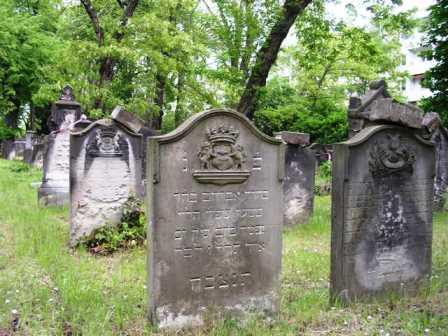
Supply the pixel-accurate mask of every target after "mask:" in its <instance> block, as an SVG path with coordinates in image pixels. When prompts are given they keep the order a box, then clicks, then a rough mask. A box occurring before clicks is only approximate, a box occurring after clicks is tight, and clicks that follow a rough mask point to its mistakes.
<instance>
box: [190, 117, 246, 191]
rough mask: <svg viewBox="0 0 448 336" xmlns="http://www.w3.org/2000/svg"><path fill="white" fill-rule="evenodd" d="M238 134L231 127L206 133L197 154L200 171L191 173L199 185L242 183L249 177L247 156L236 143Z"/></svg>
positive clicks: (220, 127)
mask: <svg viewBox="0 0 448 336" xmlns="http://www.w3.org/2000/svg"><path fill="white" fill-rule="evenodd" d="M239 135H240V133H239V131H238V130H236V129H235V128H234V127H233V126H224V125H220V126H218V127H215V128H210V129H208V130H207V132H206V138H207V140H206V141H204V142H203V144H202V146H201V149H200V151H199V153H198V158H199V162H200V169H199V170H196V171H194V172H193V176H194V178H195V179H196V180H197V181H198V182H200V183H213V184H219V185H223V184H229V183H242V182H244V181H245V180H247V178H248V177H249V176H250V172H249V171H248V170H246V169H245V168H246V167H245V166H246V158H247V154H246V151H245V150H244V148H243V146H241V145H240V144H238V143H237V140H238V137H239Z"/></svg>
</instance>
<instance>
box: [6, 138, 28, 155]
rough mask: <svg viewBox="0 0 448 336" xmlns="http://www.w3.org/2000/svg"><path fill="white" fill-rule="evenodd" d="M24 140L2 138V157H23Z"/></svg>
mask: <svg viewBox="0 0 448 336" xmlns="http://www.w3.org/2000/svg"><path fill="white" fill-rule="evenodd" d="M25 142H26V141H25V140H24V139H17V140H4V141H3V142H2V157H3V158H4V159H6V160H19V159H23V157H24V152H25Z"/></svg>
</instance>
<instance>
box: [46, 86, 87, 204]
mask: <svg viewBox="0 0 448 336" xmlns="http://www.w3.org/2000/svg"><path fill="white" fill-rule="evenodd" d="M80 117H81V106H80V104H79V103H78V102H76V101H75V97H74V96H73V90H72V88H71V87H70V86H66V87H65V88H64V90H63V92H62V95H61V97H60V99H59V100H58V101H57V102H55V103H54V104H53V106H52V111H51V116H50V120H49V122H48V124H49V126H50V129H51V130H52V132H51V133H50V134H49V135H48V136H47V138H46V140H45V145H46V146H45V150H44V152H45V153H44V163H43V170H44V175H43V179H42V185H41V187H40V188H39V191H38V198H39V204H41V205H59V206H60V205H65V204H68V203H69V190H70V182H69V178H70V129H71V128H72V127H73V124H74V123H75V122H76V121H77V120H78V119H79V118H80Z"/></svg>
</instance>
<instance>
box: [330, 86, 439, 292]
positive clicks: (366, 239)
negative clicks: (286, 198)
mask: <svg viewBox="0 0 448 336" xmlns="http://www.w3.org/2000/svg"><path fill="white" fill-rule="evenodd" d="M377 108H381V109H384V110H383V111H376V109H377ZM363 109H364V110H365V111H370V112H366V113H373V114H376V115H382V116H383V117H384V119H383V120H389V121H390V120H391V119H393V118H400V119H401V121H398V122H396V124H395V125H394V124H382V125H381V120H378V125H370V126H367V127H365V128H363V129H361V130H360V131H359V132H357V134H356V135H355V136H353V137H352V138H351V139H350V140H348V141H346V142H343V143H340V144H336V145H335V157H334V161H333V186H332V248H331V253H332V256H331V297H332V299H336V298H340V299H341V300H343V301H350V300H354V299H357V298H361V297H369V296H375V295H378V294H381V293H384V292H389V291H398V292H402V291H403V292H413V291H415V290H416V289H417V288H418V285H419V284H420V283H421V281H422V280H424V279H425V278H426V277H427V276H429V274H430V272H431V245H432V199H433V181H434V169H435V162H434V158H435V151H434V146H433V144H432V143H431V142H429V141H427V140H425V139H423V138H422V137H420V136H419V133H420V132H419V130H418V129H417V128H416V127H414V128H411V127H409V126H408V127H406V126H407V125H406V120H407V121H409V120H415V119H417V118H418V116H404V115H401V116H399V115H398V116H397V115H393V114H395V113H397V114H400V113H402V114H406V113H409V114H412V113H414V112H415V110H414V108H413V107H410V106H408V105H405V104H403V105H402V104H399V103H397V102H395V101H394V100H393V99H391V98H390V97H388V95H377V96H376V98H375V99H372V100H370V101H369V102H368V103H367V104H365V105H364V106H363ZM387 113H389V114H391V115H390V116H389V117H390V118H389V117H388V116H387ZM403 125H406V126H403Z"/></svg>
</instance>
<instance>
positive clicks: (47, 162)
mask: <svg viewBox="0 0 448 336" xmlns="http://www.w3.org/2000/svg"><path fill="white" fill-rule="evenodd" d="M69 153H70V134H69V130H68V129H67V130H63V131H61V132H52V133H51V134H50V135H48V136H47V138H46V139H45V149H44V164H43V170H44V177H43V180H42V185H41V186H40V188H39V190H38V199H39V204H40V205H43V206H47V205H56V206H63V205H66V204H68V203H69V199H70V182H69V167H70V162H69Z"/></svg>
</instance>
